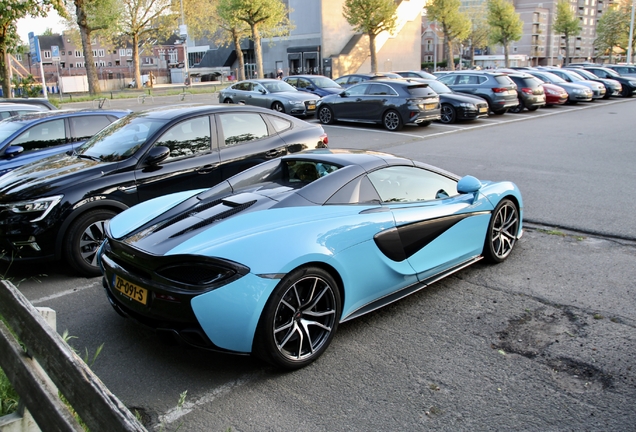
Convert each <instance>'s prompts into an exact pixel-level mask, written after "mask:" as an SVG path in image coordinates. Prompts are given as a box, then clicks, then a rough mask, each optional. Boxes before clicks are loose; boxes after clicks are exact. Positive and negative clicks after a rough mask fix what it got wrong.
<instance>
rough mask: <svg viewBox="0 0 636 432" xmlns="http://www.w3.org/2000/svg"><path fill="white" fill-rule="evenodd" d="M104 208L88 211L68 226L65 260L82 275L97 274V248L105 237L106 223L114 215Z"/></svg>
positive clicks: (99, 272) (98, 273)
mask: <svg viewBox="0 0 636 432" xmlns="http://www.w3.org/2000/svg"><path fill="white" fill-rule="evenodd" d="M115 214H116V213H115V212H114V211H111V210H106V209H98V210H92V211H89V212H87V213H85V214H83V215H81V216H80V217H78V218H77V219H76V220H75V221H74V222H73V223H72V224H71V226H70V227H69V229H68V231H67V235H66V241H65V243H66V244H65V246H64V254H65V258H66V261H67V262H68V263H69V264H70V265H71V267H73V268H74V269H75V270H76V271H77V272H78V273H81V274H82V275H84V276H99V275H100V274H101V271H100V269H99V266H98V265H97V250H98V249H99V247H100V246H101V244H102V242H103V241H104V239H105V238H106V223H107V222H108V221H109V220H110V219H112V218H113V217H114V216H115Z"/></svg>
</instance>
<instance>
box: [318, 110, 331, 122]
mask: <svg viewBox="0 0 636 432" xmlns="http://www.w3.org/2000/svg"><path fill="white" fill-rule="evenodd" d="M318 117H319V118H320V122H321V123H329V122H330V121H331V111H330V110H329V108H322V109H321V110H320V113H319V114H318Z"/></svg>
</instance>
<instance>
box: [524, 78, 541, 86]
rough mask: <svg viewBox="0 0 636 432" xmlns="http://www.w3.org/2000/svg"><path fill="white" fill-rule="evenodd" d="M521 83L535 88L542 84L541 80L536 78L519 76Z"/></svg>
mask: <svg viewBox="0 0 636 432" xmlns="http://www.w3.org/2000/svg"><path fill="white" fill-rule="evenodd" d="M519 84H521V85H522V86H523V87H529V88H534V87H539V86H540V85H541V81H539V80H538V79H536V78H519Z"/></svg>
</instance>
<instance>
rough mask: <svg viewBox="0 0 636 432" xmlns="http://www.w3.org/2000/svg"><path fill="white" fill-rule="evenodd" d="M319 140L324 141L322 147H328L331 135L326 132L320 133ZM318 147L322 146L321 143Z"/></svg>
mask: <svg viewBox="0 0 636 432" xmlns="http://www.w3.org/2000/svg"><path fill="white" fill-rule="evenodd" d="M319 142H322V147H327V144H329V137H328V136H327V134H326V133H324V134H322V135H320V141H319ZM318 147H320V144H319V145H318Z"/></svg>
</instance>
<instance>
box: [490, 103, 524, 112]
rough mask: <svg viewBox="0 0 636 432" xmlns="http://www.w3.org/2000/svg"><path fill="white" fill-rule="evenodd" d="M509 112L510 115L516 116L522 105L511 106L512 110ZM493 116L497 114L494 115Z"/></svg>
mask: <svg viewBox="0 0 636 432" xmlns="http://www.w3.org/2000/svg"><path fill="white" fill-rule="evenodd" d="M509 111H510V112H511V113H515V114H518V113H520V112H521V111H523V105H522V104H519V105H515V106H513V107H512V108H510V110H509ZM495 114H498V113H495Z"/></svg>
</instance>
